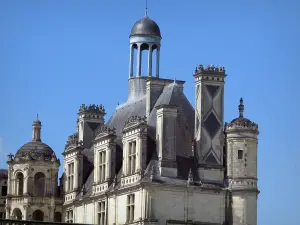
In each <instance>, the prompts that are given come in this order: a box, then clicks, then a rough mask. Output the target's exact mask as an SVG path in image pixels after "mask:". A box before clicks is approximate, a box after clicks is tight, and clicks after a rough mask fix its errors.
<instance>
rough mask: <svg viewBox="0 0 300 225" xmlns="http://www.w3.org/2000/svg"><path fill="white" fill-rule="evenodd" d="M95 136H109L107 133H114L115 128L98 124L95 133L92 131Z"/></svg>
mask: <svg viewBox="0 0 300 225" xmlns="http://www.w3.org/2000/svg"><path fill="white" fill-rule="evenodd" d="M94 135H95V137H96V138H101V137H105V136H109V135H114V136H115V135H116V128H114V127H112V128H110V127H108V126H105V125H103V126H100V127H99V128H97V129H96V131H95V133H94Z"/></svg>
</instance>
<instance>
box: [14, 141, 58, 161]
mask: <svg viewBox="0 0 300 225" xmlns="http://www.w3.org/2000/svg"><path fill="white" fill-rule="evenodd" d="M16 158H19V159H34V160H38V159H44V160H46V161H47V160H51V159H52V158H55V159H56V155H55V152H54V151H53V150H52V149H51V148H50V147H49V146H48V145H46V144H44V143H42V142H40V141H31V142H28V143H26V144H25V145H23V146H22V147H21V148H20V149H19V150H18V151H17V153H16V155H15V159H16Z"/></svg>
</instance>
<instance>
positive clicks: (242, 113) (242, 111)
mask: <svg viewBox="0 0 300 225" xmlns="http://www.w3.org/2000/svg"><path fill="white" fill-rule="evenodd" d="M239 113H240V117H244V101H243V98H241V99H240V104H239Z"/></svg>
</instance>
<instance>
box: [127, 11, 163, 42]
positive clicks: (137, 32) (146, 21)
mask: <svg viewBox="0 0 300 225" xmlns="http://www.w3.org/2000/svg"><path fill="white" fill-rule="evenodd" d="M133 36H156V37H160V38H161V35H160V29H159V26H158V25H157V23H155V22H154V21H153V20H151V19H150V18H149V17H148V16H145V17H144V18H143V19H140V20H138V21H137V22H136V23H135V24H134V25H133V27H132V29H131V33H130V37H133Z"/></svg>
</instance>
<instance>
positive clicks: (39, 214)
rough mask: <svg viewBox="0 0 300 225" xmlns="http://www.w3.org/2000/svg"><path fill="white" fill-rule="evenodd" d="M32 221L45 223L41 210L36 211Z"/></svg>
mask: <svg viewBox="0 0 300 225" xmlns="http://www.w3.org/2000/svg"><path fill="white" fill-rule="evenodd" d="M32 219H33V220H35V221H44V213H43V211H41V210H39V209H38V210H35V211H34V212H33V213H32Z"/></svg>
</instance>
